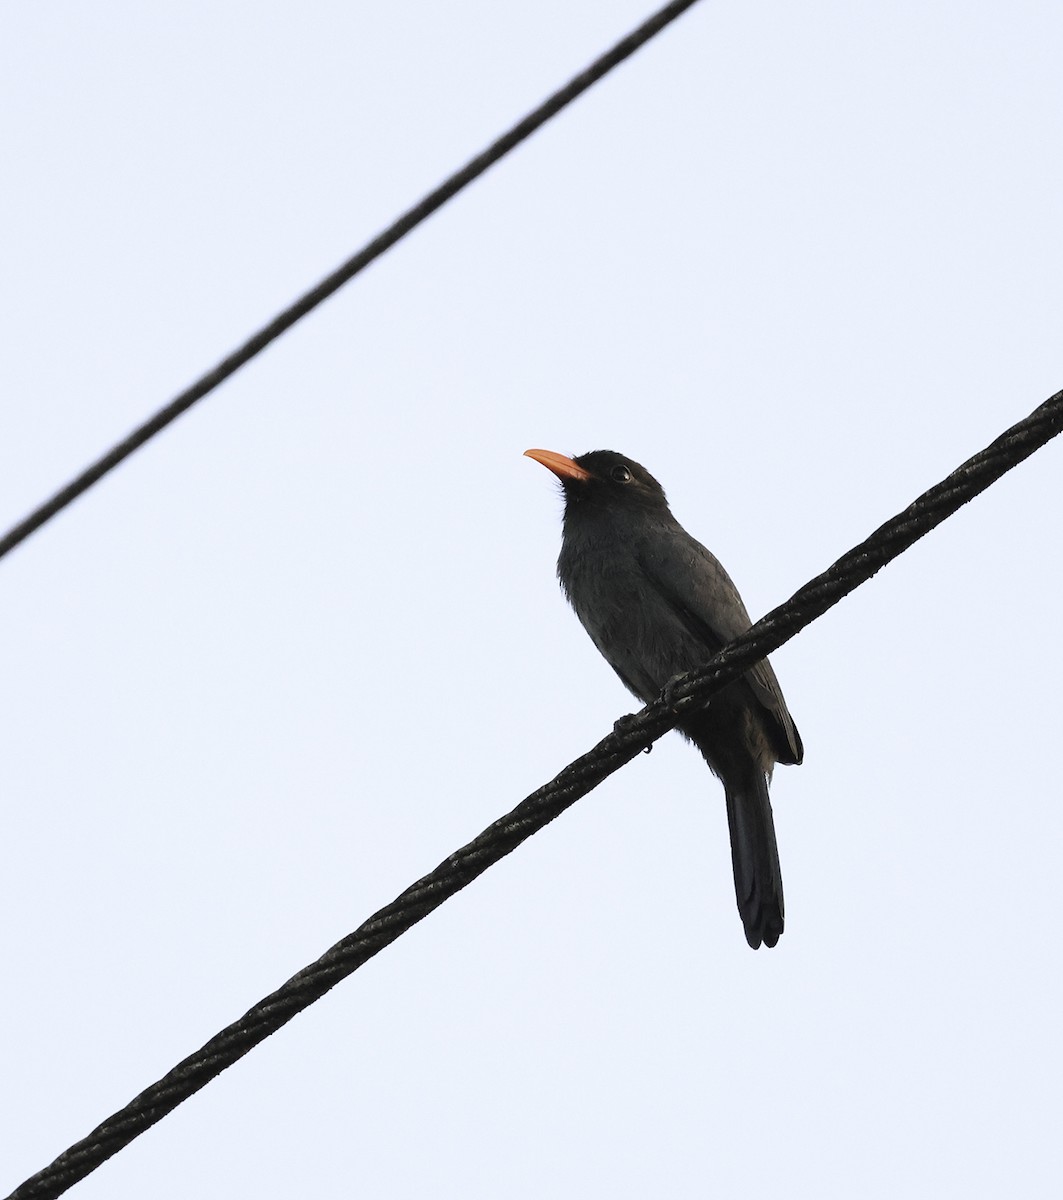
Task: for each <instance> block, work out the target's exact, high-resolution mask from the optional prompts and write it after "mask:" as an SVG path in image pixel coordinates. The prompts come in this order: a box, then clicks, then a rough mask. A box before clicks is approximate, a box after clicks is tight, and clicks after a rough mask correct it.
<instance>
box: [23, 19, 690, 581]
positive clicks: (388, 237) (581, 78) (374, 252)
mask: <svg viewBox="0 0 1063 1200" xmlns="http://www.w3.org/2000/svg"><path fill="white" fill-rule="evenodd" d="M696 3H697V0H674V2H673V3H671V4H666V5H665V6H664V7H663V8H662V9H660V10H659V11H658V12H656V13H654V15H653V16H652V17H650V18H649V19H648V20H646V21H644V22H643V23H642V24H641V25H640V26H639V27H638V28H637V29H634V30H632V32H631V33H629V34H628V35H627V36H626V37H623V38H621V39H620V41H619V42H617V43H616V45H615V46H613V47H612V49H610V50H607V51H606V53H605V54H603V55H601V57H600V58H597V59H595V61H594V62H592V63H591V65H590V66H589V67H587V68H586V70H584V71H581V72H580V73H579V74H578V75H576V76H574V77H573V78H572V79H570V80H569V82H568V83H566V84H565V86H564V87H562V88H559V89H558V90H557V91H556V92H554V94H553V95H552V96H550V97H548V98H547V99H546V100H544V101H543V103H542V104H540V105H539V106H538V108H535V109H533V110H532V111H531V112H530V113H528V115H527V116H526V117H524V118H522V119H521V120H520V121H518V122H517V123H516V125H514V126H513V127H512V128H511V129H510V130H508V131H507V132H506V133H504V134H503V135H502V136H501V137H500V138H498V139H497V140H496V141H494V142H492V143H491V145H490V146H488V147H487V149H486V150H484V151H482V152H481V153H480V154H478V155H476V157H475V158H472V159H470V160H469V161H468V162H467V163H466V164H465V166H464V167H462V168H461V169H460V170H459V171H455V172H454V174H453V175H451V176H450V178H449V179H446V180H444V182H443V183H441V184H440V185H439V187H437V188H436V189H435V190H434V191H431V192H429V193H428V195H427V196H425V197H424V198H423V199H422V200H420V201H418V203H417V204H415V205H414V206H413V207H412V208H410V209H407V211H406V212H404V213H403V214H402V216H401V217H399V218H398V219H397V220H396V221H394V222H393V223H392V224H391V225H390V226H389V227H388V228H387V229H385V230H384V232H383V233H380V234H378V235H377V236H376V237H375V238H373V240H372V241H370V242H368V243H367V244H366V245H365V246H363V247H362V249H361V250H359V251H358V253H357V254H354V255H352V256H351V257H350V258H349V259H347V261H346V262H345V263H343V264H342V265H341V266H339V267H337V268H336V270H335V271H333V272H332V274H331V275H327V276H326V277H325V278H324V279H322V280H321V282H320V283H319V284H317V286H316V287H312V288H311V289H310V290H309V291H308V292H306V293H305V294H304V295H302V296H300V297H299V299H298V300H296V301H295V303H294V304H292V305H290V306H289V307H288V308H286V309H285V310H284V311H283V312H281V313H278V314H277V316H275V317H274V318H273V320H272V321H270V322H269V323H268V324H267V325H264V326H263V327H262V328H261V329H260V330H259V331H258V332H257V333H255V334H253V335H252V336H251V337H250V338H248V339H247V341H246V342H244V344H243V345H242V346H240V347H239V348H238V349H236V350H234V351H233V352H232V354H230V355H228V356H227V357H226V358H223V359H222V361H221V362H220V363H218V365H217V366H216V367H214V369H213V370H211V371H208V372H207V373H206V374H205V375H203V376H201V377H200V378H199V379H197V380H196V382H195V383H193V384H192V385H191V386H190V387H188V388H186V389H185V390H184V391H183V392H181V393H180V394H179V395H177V396H175V397H174V399H173V400H171V401H170V403H169V404H167V405H165V406H164V407H163V408H161V409H159V411H158V412H157V413H155V415H154V416H153V417H151V418H149V419H148V420H147V421H145V422H144V423H143V424H142V425H139V426H138V427H137V428H136V429H134V430H133V432H132V433H130V434H129V435H128V437H125V438H123V439H122V441H120V442H118V443H117V444H116V445H114V446H112V447H111V449H110V450H108V451H107V453H106V454H104V455H102V456H101V457H100V458H98V459H97V460H96V461H95V462H94V463H92V464H91V465H89V466H88V467H86V468H85V470H84V471H82V472H81V474H80V475H78V476H77V477H76V478H74V479H72V480H71V481H70V482H69V483H67V484H66V485H65V486H64V487H62V488H60V489H59V491H58V492H56V493H55V495H54V496H52V497H51V498H50V499H48V500H46V501H45V502H44V503H43V504H41V505H40V506H39V507H38V508H36V509H34V510H33V512H31V513H30V514H29V515H28V516H27V517H24V518H23V519H22V520H21V521H19V522H18V524H17V525H14V526H13V527H12V528H11V529H9V530H8V532H7V533H6V534H4V536H3V537H0V558H3V557H4V555H5V554H8V553H10V552H11V551H12V550H14V548H15V547H16V546H18V545H19V544H20V543H21V542H24V541H25V540H26V538H28V537H29V536H30V534H31V533H35V532H36V531H37V530H38V529H40V527H41V526H42V525H44V524H45V523H46V522H47V521H50V520H51V519H52V517H54V516H56V515H57V514H58V513H60V512H62V510H63V509H64V508H66V507H67V505H68V504H72V503H73V502H74V501H75V500H76V499H77V498H78V496H80V495H81V494H82V493H83V492H86V491H88V489H89V488H90V487H92V485H93V484H95V483H98V482H99V481H100V480H101V479H102V478H103V477H104V475H106V474H107V473H108V472H109V471H113V470H114V468H115V467H117V466H118V465H119V463H121V462H123V461H124V460H125V459H127V458H128V457H129V456H130V455H131V454H132V453H133V452H134V451H135V450H139V449H140V447H141V446H143V445H144V444H145V443H146V442H148V441H150V440H151V439H152V438H153V437H154V436H155V435H156V434H157V433H161V432H162V430H163V429H165V428H166V426H167V425H169V424H170V423H171V422H173V421H175V420H176V419H177V418H178V417H179V416H181V414H182V413H184V412H187V411H188V409H190V408H191V407H192V405H193V404H195V403H196V401H197V400H202V399H203V397H204V396H206V395H208V394H209V393H210V392H212V391H214V389H215V388H216V387H218V386H219V385H220V384H222V383H224V382H225V380H226V379H228V378H229V376H230V375H233V374H235V373H236V372H237V371H238V370H239V369H240V368H241V367H242V366H244V365H246V364H247V363H249V362H250V361H251V359H253V358H254V357H255V356H256V355H257V354H259V353H261V351H263V350H265V348H266V347H267V346H268V345H269V344H270V342H273V341H275V340H276V339H277V338H279V337H280V335H281V334H282V333H285V332H286V331H287V330H289V329H290V328H291V327H292V326H293V325H294V324H295V323H296V322H297V321H300V320H302V318H303V317H305V316H306V315H307V314H308V313H309V312H311V311H312V310H313V309H315V308H317V306H318V305H319V304H321V303H323V302H324V301H325V300H327V299H328V298H329V297H330V296H331V295H332V294H333V293H334V292H337V291H339V289H340V288H341V287H343V285H344V284H345V283H347V282H348V281H349V280H351V279H353V278H354V276H355V275H357V274H359V273H360V272H361V271H364V270H365V268H366V267H368V266H369V264H370V263H372V262H374V261H375V260H376V259H378V258H379V257H380V256H381V255H382V254H383V253H384V252H385V251H386V250H390V249H391V247H392V246H394V245H395V243H396V242H398V241H400V240H401V239H402V238H404V237H405V236H406V235H407V234H408V233H410V232H411V231H412V230H413V229H416V227H417V226H418V225H420V224H421V222H422V221H424V220H426V219H427V218H428V217H430V216H431V215H432V214H433V213H434V212H435V211H436V209H438V208H441V207H442V206H443V205H444V204H445V203H446V202H447V201H448V200H450V199H451V198H452V197H454V196H456V195H457V194H458V192H460V191H461V190H462V189H463V188H465V187H467V186H468V185H469V184H470V183H472V182H473V180H474V179H477V178H478V177H479V176H481V175H482V174H483V173H484V172H485V171H486V170H487V169H488V167H492V166H494V164H495V163H496V162H498V160H499V159H500V158H503V157H504V156H505V155H507V154H508V153H509V152H510V151H511V150H513V149H514V148H515V147H517V146H519V145H520V143H521V142H523V141H525V139H527V138H529V137H530V136H531V135H532V134H533V133H534V132H535V131H536V130H537V129H538V128H539V127H540V126H542V125H544V124H545V123H546V122H547V121H549V120H550V118H551V117H554V116H556V115H557V114H558V113H559V112H560V111H561V110H562V109H563V108H565V107H567V106H568V105H569V104H571V103H572V101H573V100H575V99H577V97H579V96H581V95H582V94H583V93H584V92H585V91H586V90H587V89H588V88H589V87H590V86H591V85H592V84H595V83H597V82H598V80H599V79H601V78H602V76H604V75H607V74H608V73H609V72H610V71H611V70H612V69H613V68H614V67H617V66H619V65H620V63H622V62H623V61H624V60H625V59H627V58H630V57H631V55H632V54H634V53H635V51H636V50H638V49H639V48H640V47H642V46H644V45H645V44H646V43H647V42H648V41H649V40H650V39H651V38H652V37H654V36H655V35H656V34H658V33H660V32H661V30H662V29H664V28H665V26H666V25H670V24H671V23H672V22H673V21H674V20H675V19H676V18H677V17H679V16H682V14H683V13H684V12H686V10H687V9H688V8H692V7H693V5H694V4H696Z"/></svg>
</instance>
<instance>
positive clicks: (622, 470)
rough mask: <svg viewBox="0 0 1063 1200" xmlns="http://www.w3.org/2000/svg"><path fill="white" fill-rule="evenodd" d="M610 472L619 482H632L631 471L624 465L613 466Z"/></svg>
mask: <svg viewBox="0 0 1063 1200" xmlns="http://www.w3.org/2000/svg"><path fill="white" fill-rule="evenodd" d="M609 474H610V476H611V477H612V478H613V479H615V480H616V482H617V483H630V482H631V472H630V471H629V470H628V469H627V467H625V466H623V465H620V466H616V467H613V469H612V470H611V471H610V472H609Z"/></svg>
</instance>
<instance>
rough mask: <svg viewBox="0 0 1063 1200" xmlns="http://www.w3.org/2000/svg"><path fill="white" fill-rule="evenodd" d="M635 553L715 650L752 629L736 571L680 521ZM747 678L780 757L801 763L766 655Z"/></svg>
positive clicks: (798, 744)
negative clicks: (732, 573) (731, 573)
mask: <svg viewBox="0 0 1063 1200" xmlns="http://www.w3.org/2000/svg"><path fill="white" fill-rule="evenodd" d="M635 555H636V559H637V561H638V564H639V567H640V568H641V570H642V572H643V574H644V575H645V576H646V579H647V581H648V582H649V583H651V584H652V585H653V587H654V588H655V589H656V590H657V592H658V593H659V594H660V595H661V597H662V598H663V599H664V600H665V601H666V602H667V603H668V605H669V606H670V607H671V608H672V609H673V611H674V612H675V613H676V615H677V616H678V617H679V618H680V620H681V621H682V622H683V624H684V625H685V626H686V627H687V629H689V630H690V632H691V633H692V634H693V635H694V636H695V637H696V638H697V639H698V641H699V642H701V643H702V644H703V645H704V646H705V648H706V650H707V651H708V652H709V654H710V655H712V654H715V653H717V652H718V651H719V650H722V649H723V647H724V646H726V645H727V643H728V642H732V641H734V639H735V638H736V637H738V636H739V635H740V634H743V633H745V632H746V630H748V629H749V627H750V625H751V624H752V621H750V619H749V613H748V612H747V611H746V606H745V605H744V604H743V603H742V597H741V596H740V595H739V594H738V589H737V588H736V587H735V585H734V584H733V583H732V582H731V577H730V576H729V575H728V574H727V572H726V571H725V570H724V569H723V566H722V564H721V563H720V561H719V560H718V559H717V558H716V556H715V555H714V554H711V553H710V552H709V551H708V550H706V548H705V547H704V546H703V545H702V544H701V543H700V542H699V541H697V540H696V539H694V538H692V537H691V536H690V534H688V533H687V532H686V531H685V530H684V529H682V528H681V527H679V526H676V527H675V528H673V529H668V530H663V531H662V530H658V531H655V534H654V536H653V537H652V538H647V539H646V540H645V541H644V542H642V543H641V544H640V545H639V546H638V547H637V548H636V551H635ZM744 678H745V680H746V682H747V683H748V685H749V687H750V690H751V691H752V693H753V696H754V698H755V699H756V700H757V702H758V704H759V705H760V707H761V709H762V710H763V712H764V714H765V716H766V717H767V718H768V721H767V725H768V726H769V732H770V734H771V735H772V737H771V740H772V743H773V744H774V746H775V751H776V757H777V759H778V761H779V762H782V763H799V762H800V761H801V759H802V757H803V756H804V748H803V747H802V745H801V735H800V734H799V733H798V732H797V727H796V726H795V725H794V722H793V718H792V717H791V716H790V713H789V710H788V709H787V707H786V701H785V700H784V699H783V694H782V689H781V688H780V687H779V681H778V679H776V677H775V672H774V671H773V670H772V667H771V663H769V662H768V660H767V659H764V660H762V661H761V662H759V663H757V665H756V666H755V667H751V668H750V670H749V671H748V672H747V673H746V675H745V676H744Z"/></svg>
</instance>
